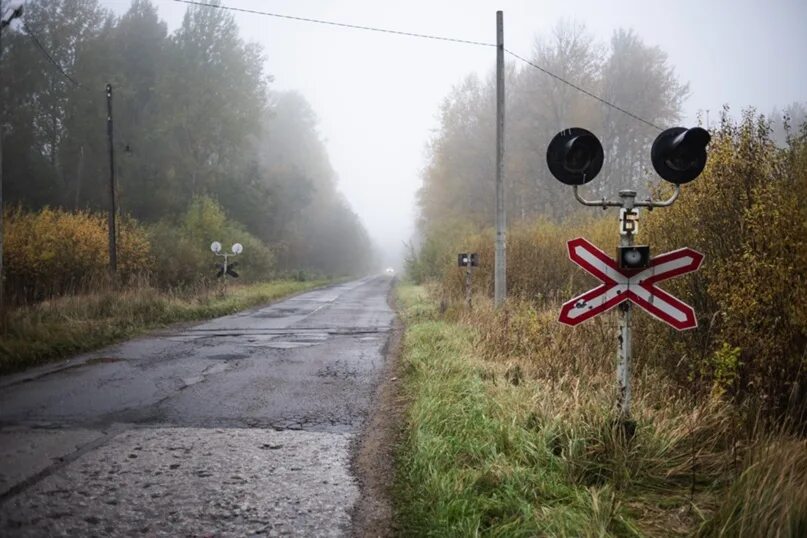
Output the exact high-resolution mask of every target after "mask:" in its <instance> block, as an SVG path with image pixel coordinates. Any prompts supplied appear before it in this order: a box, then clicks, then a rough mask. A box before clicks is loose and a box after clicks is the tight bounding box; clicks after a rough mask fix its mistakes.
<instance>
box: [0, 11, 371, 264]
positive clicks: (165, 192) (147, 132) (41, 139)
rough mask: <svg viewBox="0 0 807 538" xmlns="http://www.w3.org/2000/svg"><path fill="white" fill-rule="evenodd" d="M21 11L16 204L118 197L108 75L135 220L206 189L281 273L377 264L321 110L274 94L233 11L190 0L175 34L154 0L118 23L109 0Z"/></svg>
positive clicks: (11, 50) (10, 125) (7, 148)
mask: <svg viewBox="0 0 807 538" xmlns="http://www.w3.org/2000/svg"><path fill="white" fill-rule="evenodd" d="M24 9H25V11H24V16H23V17H22V18H21V21H22V22H23V24H17V23H16V22H15V24H14V25H12V26H11V27H9V28H6V30H7V31H4V33H3V47H4V57H3V71H4V73H3V77H2V79H1V80H0V92H1V96H2V100H1V101H0V102H2V109H0V114H1V115H2V116H1V117H0V119H1V120H2V125H3V129H4V136H3V185H4V193H3V196H4V203H5V204H6V205H7V206H9V205H10V206H19V207H21V208H23V209H26V210H39V209H41V208H44V207H53V208H61V209H67V210H106V209H107V208H108V207H109V194H108V192H109V191H108V188H109V187H108V185H109V183H108V182H109V159H108V147H107V129H106V117H107V111H106V94H105V86H106V84H107V83H110V84H111V85H112V87H113V111H114V113H113V115H114V131H115V145H114V148H115V153H116V161H117V162H116V165H117V166H116V174H117V183H118V196H119V200H118V201H119V207H120V210H121V212H122V213H123V214H124V215H127V216H129V217H132V218H134V219H137V220H139V221H141V222H144V223H156V222H158V221H160V222H163V221H166V222H170V221H171V220H172V219H174V220H176V219H178V218H180V216H181V215H183V213H184V212H186V211H187V209H188V206H189V204H190V203H191V201H192V200H194V199H197V198H198V197H200V196H202V197H207V198H211V199H213V200H215V201H216V202H217V203H218V204H219V205H220V206H221V207H222V208H223V209H224V211H225V212H226V213H227V215H228V216H229V218H231V219H235V220H236V221H238V222H239V223H240V224H242V225H243V226H244V227H245V228H246V230H247V231H249V232H250V233H251V234H252V235H254V236H256V237H257V238H259V239H260V240H262V241H263V242H264V243H266V244H267V245H268V246H269V247H270V248H271V249H272V251H273V255H274V258H275V260H276V262H277V264H278V266H279V267H280V268H285V269H300V268H302V269H311V270H315V271H320V272H325V273H330V274H347V273H357V272H361V271H364V270H366V269H367V268H368V267H369V265H370V264H371V263H372V246H371V243H370V240H369V238H368V235H367V233H366V230H365V229H364V228H363V226H362V224H361V222H360V221H359V219H358V217H357V216H356V215H355V214H354V213H353V211H352V210H351V209H350V207H349V205H348V204H347V202H346V200H345V199H344V198H343V197H342V195H341V194H340V193H339V192H338V191H337V189H336V174H335V172H334V170H333V168H332V167H331V164H330V162H329V159H328V155H327V151H326V148H325V146H324V144H323V141H322V139H321V137H320V135H319V133H318V131H317V119H316V116H315V114H314V112H313V111H312V109H311V107H310V106H309V104H308V103H307V102H306V100H305V99H304V98H303V97H302V96H301V95H299V94H297V93H293V92H275V91H273V90H272V89H271V83H272V77H271V76H270V75H268V74H267V73H265V72H264V63H265V62H264V60H265V59H264V51H262V50H261V49H260V47H258V46H257V45H255V44H252V43H247V42H245V41H244V40H243V39H241V37H240V36H239V31H238V26H237V25H236V23H235V21H234V19H233V16H232V15H231V14H229V13H228V12H226V11H224V10H218V9H210V8H204V7H197V6H191V7H189V8H188V10H187V12H186V14H185V17H184V20H183V21H182V24H181V26H180V27H179V28H178V29H177V30H176V31H175V32H173V33H169V32H168V29H167V25H166V23H165V22H163V21H161V20H160V18H159V17H158V14H157V9H156V8H155V6H154V5H153V4H152V3H151V2H150V1H149V0H135V1H134V2H132V5H131V7H130V9H129V10H128V11H127V12H126V13H125V14H124V15H123V16H121V17H115V16H114V14H113V13H111V12H109V11H108V10H106V9H104V8H102V7H101V6H100V5H99V4H98V2H97V0H32V1H30V2H27V3H26V4H25V6H24ZM48 56H50V57H51V58H52V60H53V61H51V60H50V59H49V58H48ZM57 65H58V67H57ZM60 69H61V70H63V71H64V72H63V73H62V72H60Z"/></svg>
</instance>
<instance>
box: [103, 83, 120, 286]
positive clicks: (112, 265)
mask: <svg viewBox="0 0 807 538" xmlns="http://www.w3.org/2000/svg"><path fill="white" fill-rule="evenodd" d="M106 110H107V116H106V133H107V139H108V141H109V220H108V222H109V224H108V226H109V272H110V274H112V275H114V274H115V273H116V272H117V270H118V245H117V234H116V233H115V228H116V223H115V219H116V217H117V210H118V208H117V203H116V198H117V196H116V193H115V144H114V138H113V136H112V85H111V84H107V85H106Z"/></svg>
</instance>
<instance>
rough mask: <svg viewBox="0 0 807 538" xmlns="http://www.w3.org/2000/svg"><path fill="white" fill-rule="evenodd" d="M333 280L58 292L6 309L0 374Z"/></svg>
mask: <svg viewBox="0 0 807 538" xmlns="http://www.w3.org/2000/svg"><path fill="white" fill-rule="evenodd" d="M328 282H329V281H327V280H312V281H308V282H298V281H295V280H277V281H272V282H264V283H256V284H248V285H237V286H230V289H229V290H228V292H227V294H226V295H225V294H221V293H219V292H216V291H210V290H207V291H201V292H196V293H190V294H189V293H183V294H179V293H171V292H164V291H159V290H157V289H154V288H150V287H140V288H134V289H126V290H121V291H102V292H98V293H92V294H83V295H74V296H66V297H60V298H58V299H55V300H52V301H45V302H42V303H38V304H35V305H32V306H25V307H21V308H17V309H14V310H12V311H10V312H9V313H8V317H7V319H6V323H5V327H4V329H3V332H2V333H0V374H6V373H10V372H15V371H19V370H23V369H25V368H29V367H31V366H34V365H38V364H42V363H44V362H47V361H51V360H56V359H60V358H64V357H68V356H70V355H73V354H76V353H81V352H85V351H90V350H93V349H97V348H99V347H103V346H105V345H108V344H112V343H115V342H118V341H121V340H125V339H127V338H131V337H132V336H135V335H138V334H141V333H143V332H144V331H147V330H150V329H155V328H159V327H164V326H166V325H168V324H171V323H176V322H182V321H196V320H203V319H209V318H214V317H218V316H224V315H227V314H232V313H234V312H237V311H239V310H244V309H246V308H250V307H253V306H258V305H261V304H265V303H268V302H270V301H273V300H276V299H279V298H281V297H285V296H288V295H291V294H294V293H298V292H301V291H305V290H308V289H312V288H315V287H318V286H322V285H324V284H326V283H328Z"/></svg>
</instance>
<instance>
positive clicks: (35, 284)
mask: <svg viewBox="0 0 807 538" xmlns="http://www.w3.org/2000/svg"><path fill="white" fill-rule="evenodd" d="M119 224H120V234H119V238H118V272H119V275H120V277H121V279H122V280H123V281H124V282H126V281H130V280H132V279H134V278H136V277H138V276H139V275H142V274H144V273H146V272H148V270H149V269H150V267H151V264H152V257H151V252H150V250H151V249H150V245H149V241H148V238H147V236H146V234H145V231H144V230H143V228H142V227H141V226H140V225H139V224H138V223H137V222H135V221H134V220H131V219H121V221H120V223H119ZM4 226H5V230H4V239H5V245H4V249H3V256H4V260H3V261H4V270H5V273H6V291H7V293H8V295H9V296H10V298H11V299H12V300H15V299H16V300H17V301H37V300H42V299H46V298H49V297H53V296H56V295H61V294H65V293H71V292H78V291H82V290H84V289H86V288H87V287H88V286H90V285H93V284H97V283H100V282H105V281H106V280H107V278H108V273H107V267H108V263H109V261H108V260H109V258H108V235H107V230H108V228H107V221H106V215H103V214H100V213H91V212H86V211H78V212H67V211H63V210H60V209H50V208H45V209H42V210H41V211H37V212H28V211H25V210H23V209H21V208H16V209H12V210H7V211H6V212H5V216H4Z"/></svg>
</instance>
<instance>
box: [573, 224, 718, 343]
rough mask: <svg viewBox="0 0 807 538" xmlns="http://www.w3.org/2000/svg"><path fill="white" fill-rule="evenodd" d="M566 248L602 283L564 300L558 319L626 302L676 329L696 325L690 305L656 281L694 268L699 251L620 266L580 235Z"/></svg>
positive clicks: (575, 319)
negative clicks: (638, 266) (643, 265)
mask: <svg viewBox="0 0 807 538" xmlns="http://www.w3.org/2000/svg"><path fill="white" fill-rule="evenodd" d="M568 247H569V258H570V259H571V260H572V261H573V262H574V263H576V264H577V265H579V266H580V267H582V268H583V269H585V270H586V271H588V272H589V273H591V274H592V275H594V276H595V277H597V278H598V279H599V280H601V281H602V285H600V286H599V287H596V288H594V289H592V290H589V291H587V292H585V293H583V294H580V295H578V296H577V297H575V298H574V299H571V300H570V301H567V302H565V303H564V304H563V306H562V307H561V310H560V318H559V319H558V321H560V322H561V323H565V324H566V325H577V324H578V323H582V322H584V321H586V320H587V319H591V318H593V317H594V316H596V315H598V314H602V313H603V312H607V311H608V310H611V309H612V308H614V307H615V306H617V305H618V304H620V303H622V302H624V301H630V302H632V303H634V304H636V305H638V306H640V307H641V308H643V309H645V310H646V311H647V312H649V313H650V314H651V315H653V316H654V317H656V318H658V319H660V320H661V321H663V322H665V323H667V324H668V325H670V326H672V327H673V328H675V329H677V330H679V331H684V330H687V329H693V328H695V327H697V326H698V321H697V319H696V317H695V311H694V310H693V309H692V307H691V306H689V305H688V304H686V303H684V302H683V301H681V300H680V299H677V298H676V297H674V296H672V295H670V294H669V293H667V292H665V291H664V290H662V289H660V288H657V287H656V284H658V283H659V282H662V281H664V280H667V279H670V278H673V277H676V276H680V275H684V274H687V273H691V272H693V271H697V270H698V268H699V267H700V265H701V262H703V254H701V253H700V252H698V251H696V250H693V249H691V248H681V249H678V250H674V251H672V252H667V253H665V254H661V255H660V256H656V257H654V258H651V259H650V263H649V264H648V266H647V267H646V268H643V269H620V268H619V264H618V263H617V261H616V260H614V259H612V258H611V257H610V256H608V254H606V253H605V252H603V251H602V250H600V249H599V248H597V247H596V246H595V245H594V244H592V243H591V242H589V241H588V240H586V239H583V238H582V237H578V238H577V239H572V240H571V241H569V242H568Z"/></svg>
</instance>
